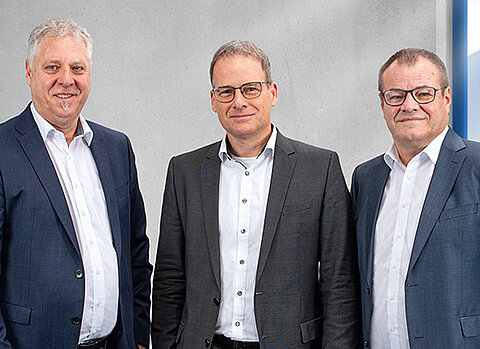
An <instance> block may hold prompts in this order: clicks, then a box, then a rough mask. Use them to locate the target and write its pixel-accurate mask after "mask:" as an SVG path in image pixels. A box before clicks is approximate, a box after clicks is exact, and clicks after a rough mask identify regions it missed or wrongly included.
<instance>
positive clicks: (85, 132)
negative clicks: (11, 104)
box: [30, 103, 93, 146]
mask: <svg viewBox="0 0 480 349" xmlns="http://www.w3.org/2000/svg"><path fill="white" fill-rule="evenodd" d="M30 110H31V111H32V115H33V119H34V120H35V123H36V124H37V127H38V130H39V131H40V135H41V136H42V139H43V141H44V142H45V140H46V139H47V137H48V135H49V134H51V133H53V134H55V132H60V131H58V130H57V129H55V127H53V126H52V124H51V123H49V122H48V121H47V120H46V119H45V118H43V117H42V116H41V115H40V114H39V113H38V111H37V109H35V106H34V105H33V103H31V104H30ZM78 120H79V124H78V126H77V130H76V131H75V137H83V138H84V139H85V142H87V145H88V146H90V144H91V143H92V139H93V131H92V129H91V128H90V126H89V125H88V123H87V121H86V120H85V118H84V117H83V116H82V115H81V114H80V117H79V119H78Z"/></svg>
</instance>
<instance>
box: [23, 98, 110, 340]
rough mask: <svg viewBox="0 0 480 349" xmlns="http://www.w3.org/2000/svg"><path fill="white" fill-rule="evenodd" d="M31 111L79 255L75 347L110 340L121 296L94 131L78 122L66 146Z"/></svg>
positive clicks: (50, 127)
mask: <svg viewBox="0 0 480 349" xmlns="http://www.w3.org/2000/svg"><path fill="white" fill-rule="evenodd" d="M31 110H32V114H33V117H34V119H35V122H36V124H37V126H38V129H39V130H40V134H41V135H42V138H43V141H44V142H45V146H46V148H47V151H48V154H49V155H50V159H51V160H52V163H53V165H54V167H55V171H56V173H57V176H58V180H59V181H60V184H61V186H62V189H63V193H64V195H65V199H66V201H67V204H68V209H69V211H70V216H71V218H72V221H73V226H74V228H75V233H76V236H77V241H78V245H79V248H80V253H81V255H82V262H83V268H84V275H85V302H84V307H83V316H82V325H81V328H80V337H79V343H81V342H83V341H85V340H87V339H94V338H101V337H104V336H107V335H108V334H110V332H111V331H112V329H113V328H114V326H115V324H116V322H117V308H118V292H119V291H118V266H117V255H116V252H115V249H114V247H113V240H112V233H111V230H110V222H109V220H108V213H107V205H106V202H105V197H104V194H103V189H102V183H101V182H100V177H99V175H98V170H97V166H96V165H95V160H94V159H93V156H92V153H91V151H90V144H91V142H92V139H93V131H92V130H91V129H90V127H89V126H88V124H87V122H86V121H85V119H84V118H83V117H82V116H80V119H79V124H78V128H77V131H76V134H75V138H74V139H73V141H72V142H71V143H70V146H68V145H67V141H66V139H65V136H64V134H63V133H62V132H60V131H58V130H56V129H55V128H54V127H53V126H52V125H51V124H50V123H49V122H47V121H46V120H45V119H44V118H43V117H41V116H40V115H39V114H38V112H37V111H36V110H35V108H34V106H33V103H32V104H31ZM45 252H46V253H51V251H45ZM73 272H74V271H72V273H73Z"/></svg>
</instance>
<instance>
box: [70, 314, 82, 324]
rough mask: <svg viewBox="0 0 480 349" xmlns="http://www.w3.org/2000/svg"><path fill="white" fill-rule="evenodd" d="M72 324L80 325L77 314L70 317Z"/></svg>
mask: <svg viewBox="0 0 480 349" xmlns="http://www.w3.org/2000/svg"><path fill="white" fill-rule="evenodd" d="M72 324H74V325H80V318H79V317H78V316H75V317H74V318H73V319H72Z"/></svg>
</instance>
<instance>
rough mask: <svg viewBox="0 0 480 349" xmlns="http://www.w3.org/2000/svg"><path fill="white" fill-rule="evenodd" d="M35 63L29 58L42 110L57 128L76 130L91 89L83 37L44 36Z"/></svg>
mask: <svg viewBox="0 0 480 349" xmlns="http://www.w3.org/2000/svg"><path fill="white" fill-rule="evenodd" d="M37 52H38V53H37V55H36V56H35V58H34V60H33V67H32V66H31V64H30V62H29V61H28V60H27V61H26V63H25V66H26V70H27V83H28V85H29V86H30V89H31V93H32V100H33V105H34V106H35V109H37V111H38V112H39V114H40V115H41V116H42V117H44V118H45V119H46V120H47V121H48V122H50V123H51V124H52V125H53V126H54V127H55V128H56V129H58V130H60V131H62V132H65V131H67V132H68V131H69V130H70V131H71V129H73V131H75V129H76V125H77V121H78V117H79V115H80V112H81V111H82V108H83V106H84V105H85V102H86V101H87V98H88V94H89V92H90V60H89V59H88V57H87V48H86V46H85V43H84V42H83V41H82V40H81V39H77V38H75V37H73V36H68V35H67V36H65V37H55V38H53V37H45V38H43V39H42V40H41V41H40V42H39V44H38V46H37Z"/></svg>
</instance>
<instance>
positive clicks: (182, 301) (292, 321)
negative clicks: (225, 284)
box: [152, 133, 359, 349]
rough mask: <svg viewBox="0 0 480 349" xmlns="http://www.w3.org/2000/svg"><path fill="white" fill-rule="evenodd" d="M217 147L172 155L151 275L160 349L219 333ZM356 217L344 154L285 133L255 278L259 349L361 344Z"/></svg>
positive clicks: (202, 342)
mask: <svg viewBox="0 0 480 349" xmlns="http://www.w3.org/2000/svg"><path fill="white" fill-rule="evenodd" d="M219 145H220V143H219V142H217V143H215V144H213V145H209V146H206V147H204V148H201V149H198V150H195V151H193V152H190V153H187V154H184V155H181V156H178V157H174V158H173V159H172V160H171V162H170V165H169V169H168V175H167V182H166V187H165V193H164V202H163V210H162V219H161V227H160V239H159V245H158V252H157V260H156V266H155V272H154V289H153V320H152V322H153V324H152V342H153V346H154V348H157V349H160V348H162V349H165V348H185V349H187V348H188V349H191V348H205V347H207V348H208V347H209V346H210V344H211V341H212V338H213V335H214V333H215V325H216V322H217V317H218V311H219V304H220V302H221V301H222V295H221V294H220V251H219V228H218V184H219V175H220V159H219V157H218V150H219ZM350 215H351V208H350V197H349V193H348V191H347V188H346V186H345V181H344V178H343V174H342V172H341V169H340V164H339V161H338V157H337V155H336V154H335V153H333V152H331V151H327V150H323V149H319V148H315V147H312V146H309V145H306V144H303V143H300V142H297V141H293V140H290V139H288V138H285V137H284V136H282V135H281V134H280V133H279V134H278V138H277V142H276V148H275V157H274V162H273V170H272V179H271V185H270V192H269V197H268V202H267V210H266V215H265V224H264V231H263V237H262V244H261V249H260V257H259V263H258V270H257V276H256V289H255V317H256V323H257V329H258V334H259V338H260V346H261V348H262V349H266V348H275V349H281V348H285V349H295V348H321V347H323V348H355V347H356V346H357V341H358V340H359V313H358V311H359V295H358V293H357V291H358V289H357V282H358V281H357V272H356V266H355V265H354V259H355V257H354V255H353V254H354V253H355V252H354V241H353V239H354V236H353V229H352V224H351V218H350ZM319 262H320V279H319V278H318V270H319V265H318V264H319ZM357 331H358V332H357Z"/></svg>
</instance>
